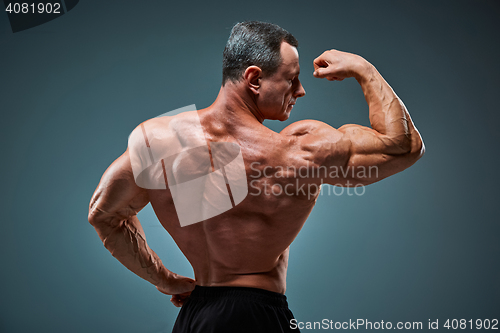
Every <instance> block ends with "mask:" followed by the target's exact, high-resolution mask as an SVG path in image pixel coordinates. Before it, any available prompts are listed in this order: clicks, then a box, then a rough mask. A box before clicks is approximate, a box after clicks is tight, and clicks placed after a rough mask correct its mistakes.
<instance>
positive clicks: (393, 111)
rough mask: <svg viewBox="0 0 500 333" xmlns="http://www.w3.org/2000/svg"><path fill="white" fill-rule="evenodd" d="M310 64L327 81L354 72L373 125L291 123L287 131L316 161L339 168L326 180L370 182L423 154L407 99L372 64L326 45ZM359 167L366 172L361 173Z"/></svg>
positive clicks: (331, 181)
mask: <svg viewBox="0 0 500 333" xmlns="http://www.w3.org/2000/svg"><path fill="white" fill-rule="evenodd" d="M314 69H315V71H314V76H315V77H317V78H326V79H328V80H330V81H342V80H343V79H345V78H349V77H354V78H355V79H356V80H357V81H358V83H359V84H360V85H361V88H362V90H363V93H364V95H365V99H366V102H367V103H368V108H369V118H370V124H371V128H369V127H365V126H361V125H356V124H348V125H344V126H342V127H340V128H338V129H335V128H333V127H331V126H329V125H327V124H325V123H323V122H319V121H302V122H299V123H296V125H294V126H290V129H288V130H287V134H289V135H293V134H295V133H299V134H301V135H299V136H297V140H298V141H299V144H300V145H301V146H302V149H303V150H305V151H307V152H309V154H310V155H311V156H306V158H307V159H308V160H311V161H314V165H315V166H326V167H330V168H331V167H336V168H340V169H342V170H340V172H338V173H337V174H336V175H337V177H334V178H333V179H323V180H324V182H327V183H331V184H335V185H343V186H355V185H356V184H363V185H366V184H371V183H374V182H376V181H378V180H381V179H383V178H386V177H388V176H390V175H393V174H395V173H397V172H400V171H402V170H404V169H406V168H408V167H409V166H411V165H412V164H414V163H415V162H416V161H417V160H418V159H419V158H420V157H421V156H422V155H423V153H424V144H423V142H422V138H421V137H420V134H419V133H418V131H417V129H416V128H415V126H414V125H413V122H412V120H411V118H410V114H409V113H408V111H407V110H406V107H405V105H404V104H403V102H402V101H401V100H400V99H399V97H398V96H397V95H396V94H395V92H394V91H393V90H392V88H391V87H390V86H389V84H388V83H387V82H386V81H385V80H384V78H383V77H382V76H381V75H380V73H379V72H378V71H377V69H376V68H375V67H374V66H373V65H372V64H370V63H369V62H368V61H366V60H365V59H363V58H362V57H360V56H358V55H355V54H351V53H346V52H341V51H337V50H330V51H326V52H324V53H323V54H321V55H320V56H319V57H318V58H316V59H315V60H314ZM303 133H307V134H309V135H302V134H303ZM363 168H364V171H367V170H368V171H370V172H364V173H363V172H362V171H363V170H362V169H363ZM370 168H372V169H370Z"/></svg>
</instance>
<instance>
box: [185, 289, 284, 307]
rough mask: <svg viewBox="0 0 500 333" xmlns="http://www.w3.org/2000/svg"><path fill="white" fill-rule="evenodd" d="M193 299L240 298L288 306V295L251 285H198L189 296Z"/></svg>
mask: <svg viewBox="0 0 500 333" xmlns="http://www.w3.org/2000/svg"><path fill="white" fill-rule="evenodd" d="M189 298H191V299H205V300H216V299H223V298H225V299H228V298H232V299H239V300H251V301H255V302H259V303H263V304H267V305H272V306H276V307H285V308H288V302H287V300H286V296H285V295H283V294H279V293H275V292H273V291H269V290H264V289H259V288H250V287H202V286H196V287H195V288H194V290H193V291H192V292H191V295H190V296H189Z"/></svg>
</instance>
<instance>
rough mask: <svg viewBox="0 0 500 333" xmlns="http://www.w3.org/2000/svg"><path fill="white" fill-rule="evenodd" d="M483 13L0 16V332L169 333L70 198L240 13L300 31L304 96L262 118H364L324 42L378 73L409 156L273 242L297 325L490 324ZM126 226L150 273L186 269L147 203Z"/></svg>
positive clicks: (209, 84) (491, 99)
mask: <svg viewBox="0 0 500 333" xmlns="http://www.w3.org/2000/svg"><path fill="white" fill-rule="evenodd" d="M499 14H500V5H499V2H498V1H448V2H443V1H432V2H431V1H349V2H348V1H342V2H340V1H323V2H319V1H303V2H297V1H296V2H293V1H286V2H285V1H280V2H277V1H276V2H270V3H267V2H261V1H245V2H234V1H231V2H229V1H228V2H226V3H221V2H217V3H214V2H210V1H199V2H185V3H181V2H177V3H173V2H166V1H153V0H149V1H128V0H127V1H125V0H120V1H118V0H115V1H109V0H107V1H85V0H82V1H80V3H79V4H78V5H77V6H76V7H75V8H74V9H73V10H72V11H70V12H69V13H67V14H65V15H63V16H62V17H60V18H57V19H55V20H53V21H51V22H48V23H46V24H43V25H41V26H38V27H35V28H32V29H29V30H26V31H23V32H19V33H16V34H13V33H12V32H11V30H10V26H9V23H8V19H7V15H6V14H5V13H3V14H0V49H1V52H0V60H1V61H0V63H1V65H0V66H1V70H0V85H1V86H0V110H1V115H2V131H1V139H2V148H1V151H2V154H1V156H2V164H1V184H2V191H1V201H0V202H1V211H2V213H3V215H2V222H1V223H2V236H3V237H2V241H1V242H0V249H1V253H2V266H1V272H2V274H1V285H0V288H1V290H0V293H1V296H0V299H1V301H0V306H1V308H0V331H2V332H68V331H71V332H169V331H170V330H171V327H172V325H173V322H174V320H175V317H176V315H177V313H178V309H177V308H175V307H174V306H172V305H171V304H170V302H169V298H168V297H167V296H165V295H163V294H161V293H159V292H158V291H157V290H156V289H155V288H154V286H152V285H150V284H149V283H147V282H145V281H143V280H141V279H140V278H138V277H136V276H135V275H134V274H132V273H130V272H128V271H127V270H126V269H125V268H124V267H123V266H121V264H120V263H119V262H118V261H116V260H115V259H114V258H113V257H112V256H111V255H110V254H109V253H108V252H107V250H106V249H105V248H104V247H103V246H102V243H101V241H100V240H99V238H98V236H97V234H96V233H95V231H94V229H93V228H92V226H91V225H90V224H88V222H87V219H86V217H87V209H88V202H89V200H90V197H91V195H92V192H93V191H94V189H95V187H96V186H97V183H98V181H99V178H100V176H101V174H102V173H103V172H104V170H105V169H106V167H107V166H108V165H109V164H110V163H111V162H112V161H113V160H114V159H115V158H116V157H118V156H119V155H120V154H121V153H122V152H123V151H124V150H125V149H126V145H127V137H128V135H129V133H130V132H131V131H132V129H133V128H134V127H135V126H136V125H138V124H139V123H140V122H142V121H144V120H146V119H148V118H151V117H154V116H157V115H159V114H162V113H164V112H167V111H169V110H173V109H176V108H179V107H182V106H185V105H189V104H193V103H194V104H196V105H197V107H198V108H203V107H207V106H208V105H210V104H211V103H212V101H213V100H214V99H215V97H216V94H217V92H218V90H219V86H220V81H221V58H222V56H221V55H222V50H223V48H224V45H225V41H226V39H227V37H228V35H229V31H230V28H231V26H232V25H233V24H234V23H236V22H238V21H242V20H247V19H257V20H265V21H270V22H273V23H277V24H279V25H281V26H282V27H284V28H285V29H287V30H289V31H290V32H292V33H293V34H294V35H295V36H296V37H297V38H298V39H299V42H300V47H299V52H300V57H301V66H302V67H301V68H302V74H301V80H302V82H303V85H304V87H305V89H306V91H307V95H306V97H304V98H302V99H300V100H299V101H298V103H297V105H296V107H295V108H294V110H293V112H292V116H291V118H290V120H288V121H287V122H286V123H273V122H268V121H266V122H265V124H266V125H267V126H269V127H271V128H273V129H276V130H280V129H281V128H283V127H284V126H286V125H287V124H290V123H291V122H293V121H297V120H300V119H307V118H312V119H319V120H323V121H325V122H327V123H329V124H331V125H332V126H335V127H338V126H341V125H342V124H345V123H359V124H364V125H368V116H367V106H366V103H365V101H364V98H363V95H362V92H361V89H360V88H359V86H358V85H357V83H356V81H355V80H354V79H349V80H345V81H343V82H340V83H339V82H335V83H332V82H329V81H326V80H318V79H315V78H314V77H313V76H312V72H313V67H312V60H313V59H314V58H315V57H316V56H318V55H319V54H321V53H322V52H323V51H325V50H326V49H330V48H336V49H340V50H343V51H349V52H353V53H357V54H361V55H362V56H364V57H365V58H366V59H368V60H369V61H370V62H372V63H373V64H374V65H375V66H376V67H377V68H378V70H379V71H380V72H381V73H382V75H383V76H384V77H385V78H386V80H387V81H388V82H389V83H390V84H391V86H392V87H393V88H394V90H395V91H396V92H397V93H398V95H399V96H400V97H401V98H402V99H403V101H404V102H405V104H406V106H407V107H408V109H409V111H410V113H411V115H412V118H413V120H414V122H415V124H416V125H417V127H418V129H419V130H420V132H421V134H422V136H423V138H424V141H425V144H426V147H427V152H426V155H425V156H424V158H423V159H422V160H420V161H419V162H417V164H416V165H415V166H413V167H412V168H410V169H408V170H406V171H404V172H402V173H400V174H397V175H396V176H393V177H392V178H389V179H386V180H383V181H381V182H380V183H377V184H374V185H370V186H369V187H367V188H366V192H365V194H364V195H363V196H348V195H346V194H344V195H341V196H335V195H330V196H322V197H320V199H319V202H318V204H317V206H316V208H315V210H314V211H313V213H312V214H311V216H310V218H309V220H308V222H307V223H306V225H305V226H304V228H303V231H302V233H301V234H300V235H299V236H298V237H297V239H296V241H295V242H294V243H293V244H292V246H291V257H290V265H289V271H288V289H287V296H288V298H289V303H290V307H291V309H292V311H293V312H294V314H295V316H296V318H297V319H298V320H299V321H319V320H322V319H323V318H328V319H331V320H333V321H348V320H349V319H352V320H356V319H358V318H361V319H368V320H370V321H372V322H375V321H381V320H384V321H392V322H393V323H394V325H395V323H396V322H398V321H421V322H423V323H424V327H426V325H427V322H428V319H431V320H433V321H434V320H436V319H439V320H440V323H439V324H440V326H442V324H443V323H444V320H446V319H448V318H450V319H453V318H457V319H461V318H463V319H467V320H469V319H477V318H483V319H485V318H490V319H492V318H497V319H500V311H499V310H500V304H499V299H500V298H499V297H500V266H499V264H498V263H499V254H500V243H499V242H498V238H499V234H500V233H499V231H500V228H499V224H498V217H497V212H496V208H495V205H498V199H499V195H498V189H499V188H500V187H499V185H500V184H499V180H498V176H497V169H498V162H499V159H498V155H497V154H498V149H497V142H498V139H499V134H498V131H497V126H498V125H497V124H498V120H499V119H500V117H499V115H498V110H499V108H498V106H497V102H498V91H499V88H500V84H499V83H498V78H499V77H500V66H499V64H498V61H499V59H500V52H499V38H498V32H499V31H500V30H499V18H500V15H499ZM139 217H140V219H141V221H142V223H143V225H144V227H145V231H146V234H147V237H148V242H149V244H150V246H151V247H152V248H153V249H154V250H155V251H156V252H157V253H158V254H159V255H160V257H161V258H162V259H163V262H164V263H165V265H166V266H167V267H168V268H170V269H171V270H173V271H175V272H177V273H180V274H185V275H188V276H192V270H191V268H190V266H189V265H188V263H187V261H186V260H185V259H184V258H183V257H182V255H181V253H180V252H179V251H178V250H177V249H176V247H175V244H174V243H173V241H172V240H171V238H170V237H169V236H168V234H167V233H166V232H165V231H164V230H163V229H162V228H161V227H160V225H159V223H158V221H157V220H156V218H155V216H154V215H153V212H152V209H151V208H150V206H148V207H146V209H145V210H144V211H143V212H141V213H140V215H139ZM304 331H306V330H304ZM462 331H467V330H462Z"/></svg>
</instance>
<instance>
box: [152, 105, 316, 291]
mask: <svg viewBox="0 0 500 333" xmlns="http://www.w3.org/2000/svg"><path fill="white" fill-rule="evenodd" d="M213 113H215V112H211V111H210V110H202V111H199V113H198V114H199V117H200V121H201V125H202V127H203V132H204V138H203V139H205V140H206V141H207V142H208V144H209V146H213V145H214V143H219V142H231V143H236V144H238V145H239V147H240V149H241V152H242V156H243V160H244V165H245V171H246V178H247V179H246V181H247V185H248V195H247V196H246V198H245V199H244V200H243V201H242V202H241V203H239V204H238V205H236V206H235V207H233V208H232V209H230V210H228V211H226V212H224V213H222V214H220V215H217V216H214V217H212V218H210V219H208V220H205V221H201V222H198V223H194V224H191V225H187V226H184V227H181V224H180V222H179V219H178V217H177V214H176V210H175V207H174V201H173V198H172V194H171V193H170V190H169V189H167V190H148V195H149V199H150V201H151V204H152V206H153V209H154V210H155V212H156V214H157V216H158V218H159V220H160V222H161V223H162V225H163V226H164V227H165V229H166V230H167V231H168V232H169V233H170V235H171V236H172V237H173V239H174V240H175V242H176V243H177V245H178V246H179V248H180V249H181V251H182V252H183V253H184V255H185V256H186V257H187V259H188V260H189V261H190V263H191V264H192V266H193V268H194V272H195V276H196V281H197V284H199V285H206V286H218V285H225V286H227V285H234V286H250V287H258V288H263V289H267V290H272V291H276V292H280V293H284V292H285V277H286V267H287V262H288V248H289V245H290V243H291V242H292V241H293V240H294V238H295V237H296V236H297V234H298V232H299V231H300V229H301V228H302V226H303V224H304V222H305V221H306V219H307V217H308V215H309V213H310V212H311V209H312V208H313V206H314V204H315V202H316V198H317V189H318V188H319V187H318V186H315V187H313V188H312V189H313V192H312V193H311V191H308V190H309V188H308V187H307V185H308V184H309V183H310V179H306V178H301V177H299V175H298V172H297V170H299V168H300V167H302V168H307V167H308V165H307V163H306V161H305V160H304V159H303V158H301V156H300V155H301V154H298V152H297V149H298V148H297V140H296V138H295V137H294V136H293V135H282V134H279V133H275V132H273V131H271V130H269V129H267V128H266V127H264V126H262V125H260V124H258V125H257V126H255V127H253V126H250V127H249V126H243V124H237V123H236V124H235V123H233V124H232V126H231V128H230V129H227V124H224V121H223V120H219V119H218V117H217V116H216V115H215V114H213ZM186 116H188V117H197V115H196V114H194V113H191V114H190V115H187V114H185V115H181V117H186ZM183 121H186V122H189V121H190V120H189V118H185V119H184V120H183ZM148 125H149V127H150V128H151V127H154V131H155V132H156V133H158V132H161V131H166V130H168V126H166V123H165V122H163V123H160V124H157V125H151V124H148V123H146V126H148ZM223 128H224V129H223ZM157 135H161V134H157ZM175 138H176V140H178V139H179V138H178V136H175ZM183 158H186V157H183V156H178V157H177V159H183ZM189 159H190V161H188V164H190V165H195V166H196V168H193V169H190V170H189V171H185V172H192V173H195V172H199V169H200V168H206V167H207V166H206V165H201V166H200V163H199V161H197V160H196V154H195V155H194V157H193V156H191V157H189ZM180 164H186V161H184V163H175V162H174V163H172V165H180ZM208 167H209V166H208ZM304 170H305V169H304ZM304 173H305V172H303V174H304ZM300 187H301V188H302V190H298V188H300Z"/></svg>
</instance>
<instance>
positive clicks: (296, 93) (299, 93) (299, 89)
mask: <svg viewBox="0 0 500 333" xmlns="http://www.w3.org/2000/svg"><path fill="white" fill-rule="evenodd" d="M297 81H298V82H299V84H298V86H297V89H295V91H294V93H293V96H294V97H295V98H299V97H303V96H304V95H305V94H306V90H305V89H304V87H303V86H302V83H301V82H300V81H299V80H297Z"/></svg>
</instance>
